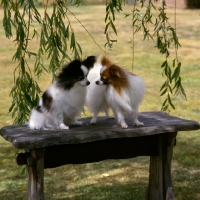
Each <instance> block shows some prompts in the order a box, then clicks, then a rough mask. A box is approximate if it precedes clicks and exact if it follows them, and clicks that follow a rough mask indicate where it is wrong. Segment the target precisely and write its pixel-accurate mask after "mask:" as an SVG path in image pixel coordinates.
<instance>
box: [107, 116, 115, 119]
mask: <svg viewBox="0 0 200 200" xmlns="http://www.w3.org/2000/svg"><path fill="white" fill-rule="evenodd" d="M114 118H115V117H114V116H107V119H114Z"/></svg>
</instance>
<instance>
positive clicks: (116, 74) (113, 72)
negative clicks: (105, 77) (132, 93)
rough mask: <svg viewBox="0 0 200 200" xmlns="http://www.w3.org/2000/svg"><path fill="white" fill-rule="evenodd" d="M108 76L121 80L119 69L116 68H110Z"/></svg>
mask: <svg viewBox="0 0 200 200" xmlns="http://www.w3.org/2000/svg"><path fill="white" fill-rule="evenodd" d="M110 74H111V75H112V76H114V77H118V78H121V72H120V69H119V67H117V66H112V67H111V68H110Z"/></svg>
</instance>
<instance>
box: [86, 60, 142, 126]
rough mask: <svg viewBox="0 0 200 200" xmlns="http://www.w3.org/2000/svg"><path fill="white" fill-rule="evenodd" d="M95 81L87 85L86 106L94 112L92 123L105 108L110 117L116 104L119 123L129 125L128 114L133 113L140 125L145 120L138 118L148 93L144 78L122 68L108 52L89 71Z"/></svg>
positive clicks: (134, 121) (135, 123)
mask: <svg viewBox="0 0 200 200" xmlns="http://www.w3.org/2000/svg"><path fill="white" fill-rule="evenodd" d="M88 80H89V81H90V82H91V83H90V85H89V86H88V88H87V95H86V106H88V107H89V109H90V110H91V112H92V113H93V118H92V120H91V122H90V123H91V124H95V123H96V120H97V116H98V113H99V112H101V111H104V112H105V113H106V116H107V117H108V118H109V117H110V115H109V111H108V110H109V108H112V110H113V113H114V116H115V118H116V120H117V122H118V124H119V125H120V126H121V127H122V128H127V127H128V125H127V124H126V122H125V117H124V115H125V114H130V115H131V117H132V119H133V123H134V125H136V126H143V125H144V124H143V123H142V122H140V121H139V120H138V106H139V104H140V103H141V101H142V99H143V96H144V82H143V79H142V78H141V77H139V76H137V75H134V74H132V73H131V72H129V71H127V70H125V69H122V68H121V67H119V66H118V65H117V64H114V63H113V62H111V60H110V59H109V58H107V57H105V56H102V57H100V63H98V64H96V65H95V66H94V68H93V69H92V70H91V71H90V72H89V74H88Z"/></svg>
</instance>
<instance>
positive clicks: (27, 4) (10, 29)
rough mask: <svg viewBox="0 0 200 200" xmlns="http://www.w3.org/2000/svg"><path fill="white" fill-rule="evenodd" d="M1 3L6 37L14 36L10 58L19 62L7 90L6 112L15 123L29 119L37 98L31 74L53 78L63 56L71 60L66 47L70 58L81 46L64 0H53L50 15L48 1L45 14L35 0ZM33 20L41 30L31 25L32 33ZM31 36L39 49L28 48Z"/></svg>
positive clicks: (78, 56)
mask: <svg viewBox="0 0 200 200" xmlns="http://www.w3.org/2000/svg"><path fill="white" fill-rule="evenodd" d="M71 3H73V4H75V5H79V4H80V3H81V1H80V0H79V1H71ZM1 6H2V7H4V18H3V26H4V30H5V35H6V37H7V38H14V42H15V45H16V52H15V54H14V56H13V59H14V60H15V61H16V62H18V64H17V67H16V69H15V70H14V86H13V88H12V89H11V92H10V95H11V97H12V99H13V100H12V104H11V106H10V109H9V112H11V114H12V117H13V118H14V123H15V124H21V123H24V122H25V121H26V120H28V117H29V114H30V110H31V109H32V108H34V107H35V106H36V105H37V103H38V101H39V94H40V92H41V90H40V87H39V86H38V83H37V82H36V81H35V80H34V75H36V76H37V77H40V76H41V75H42V73H44V72H48V73H51V74H52V78H53V79H54V77H55V75H56V71H57V70H58V69H59V68H60V66H62V64H63V63H64V62H65V61H66V60H70V56H68V55H67V53H66V52H67V49H68V48H70V49H71V51H72V52H73V58H81V54H82V49H81V46H80V45H79V43H78V42H77V41H76V36H75V33H74V30H73V28H72V26H71V23H70V20H69V19H68V16H67V14H68V12H67V10H68V8H67V6H66V1H61V0H55V1H54V4H53V12H52V14H51V15H49V13H48V9H49V7H48V1H47V2H46V4H44V17H42V16H41V15H40V13H39V12H38V10H37V8H36V6H35V1H34V0H21V1H15V0H9V1H7V0H2V1H1ZM66 19H67V21H68V23H67V24H66ZM64 20H65V22H64ZM36 22H37V23H38V24H39V25H40V27H41V31H40V32H38V31H37V30H36V29H35V28H34V30H33V32H32V35H31V34H30V29H31V28H32V27H34V23H36ZM34 38H35V39H39V40H40V43H39V49H38V52H32V51H29V45H28V44H29V41H30V40H32V39H34ZM68 43H69V44H70V46H69V47H68V46H67V44H68ZM31 56H34V57H35V60H36V61H35V65H34V75H32V71H31V69H30V67H29V64H28V59H29V58H30V57H31ZM44 56H46V57H47V58H48V60H49V67H48V68H46V67H45V66H44V64H43V57H44Z"/></svg>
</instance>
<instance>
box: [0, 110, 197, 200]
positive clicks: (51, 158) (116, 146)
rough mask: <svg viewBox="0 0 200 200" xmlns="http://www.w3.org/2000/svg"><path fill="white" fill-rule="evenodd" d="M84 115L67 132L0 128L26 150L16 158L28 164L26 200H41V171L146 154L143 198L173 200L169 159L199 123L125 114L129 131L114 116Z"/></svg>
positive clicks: (162, 114)
mask: <svg viewBox="0 0 200 200" xmlns="http://www.w3.org/2000/svg"><path fill="white" fill-rule="evenodd" d="M90 119H91V118H83V119H82V122H83V125H82V126H80V127H71V129H70V130H68V131H60V130H59V131H45V130H30V129H29V128H28V127H27V126H26V125H21V126H17V125H16V126H6V127H3V128H1V131H0V132H1V135H2V137H3V138H4V139H5V140H7V141H9V142H11V143H12V145H13V147H15V148H17V149H25V153H19V154H18V155H17V156H16V161H17V164H19V165H26V167H27V172H28V200H43V199H44V191H43V190H44V184H43V180H44V169H46V168H54V167H59V166H62V165H65V164H80V163H91V162H98V161H102V160H106V159H126V158H132V157H136V156H150V170H149V184H148V187H147V190H146V200H165V199H166V200H173V199H174V193H173V187H172V179H171V160H172V154H173V147H174V145H175V141H176V135H177V132H178V131H190V130H197V129H200V125H199V123H197V122H195V121H191V120H185V119H181V118H177V117H174V116H170V115H168V114H166V113H165V112H143V113H140V115H139V120H140V121H142V122H144V126H143V127H135V126H133V125H132V123H131V121H130V120H129V119H127V118H126V121H127V123H128V125H129V128H128V129H122V128H121V127H119V126H118V125H117V124H116V120H115V119H106V118H105V117H99V118H98V123H97V125H93V126H92V125H90V124H89V122H90Z"/></svg>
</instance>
